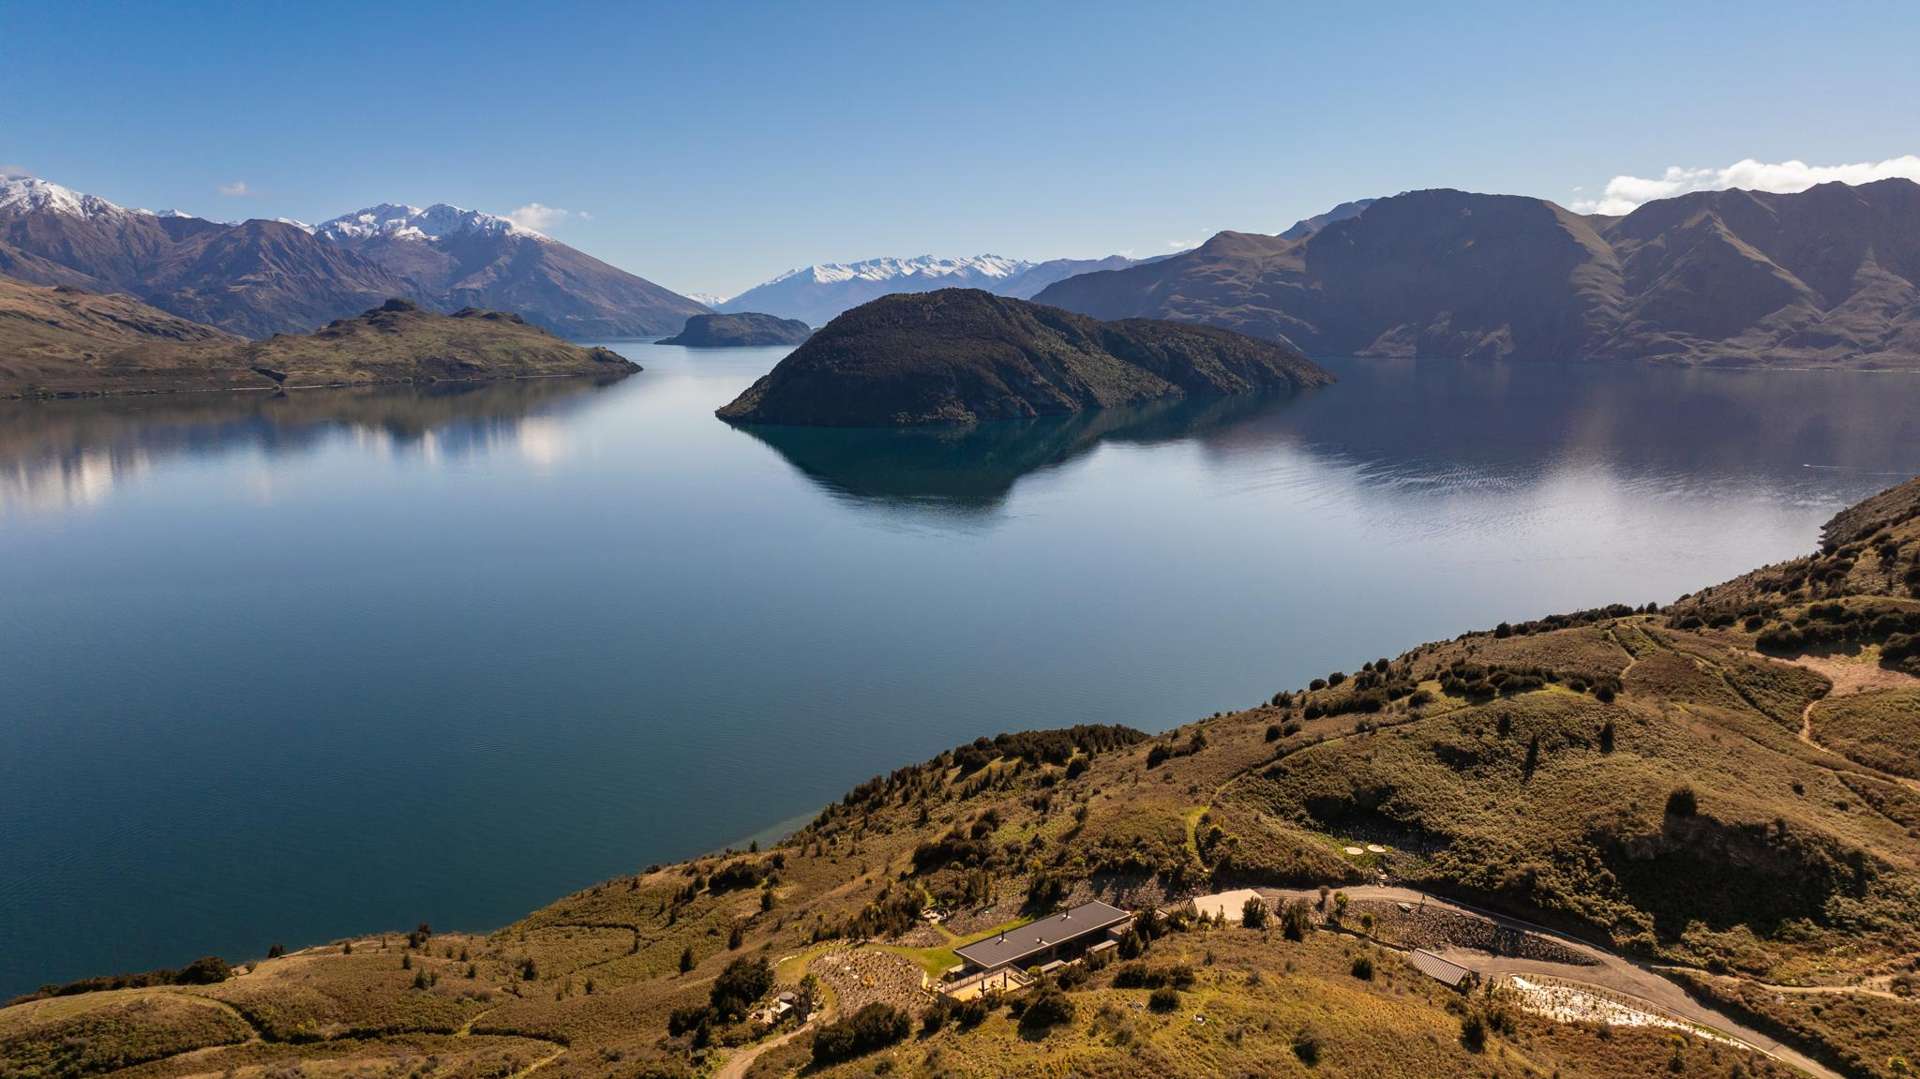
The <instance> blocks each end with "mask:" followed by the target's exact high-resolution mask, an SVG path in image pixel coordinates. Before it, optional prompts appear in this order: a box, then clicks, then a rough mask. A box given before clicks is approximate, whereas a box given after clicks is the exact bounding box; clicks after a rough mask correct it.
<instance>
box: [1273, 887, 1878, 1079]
mask: <svg viewBox="0 0 1920 1079" xmlns="http://www.w3.org/2000/svg"><path fill="white" fill-rule="evenodd" d="M1342 891H1344V892H1346V894H1347V895H1348V897H1349V898H1352V899H1371V900H1380V901H1385V902H1389V903H1411V904H1414V905H1416V906H1418V905H1422V904H1424V905H1425V906H1428V907H1437V908H1439V909H1441V910H1445V911H1450V912H1452V913H1454V914H1459V915H1464V916H1466V917H1471V918H1482V919H1485V920H1488V921H1491V922H1493V923H1494V924H1496V925H1500V926H1503V927H1505V928H1509V929H1517V930H1524V931H1526V932H1529V933H1533V934H1535V935H1537V936H1542V937H1547V938H1550V939H1551V940H1553V941H1554V942H1555V943H1557V944H1559V945H1561V946H1563V947H1565V948H1567V949H1568V950H1570V951H1574V952H1577V953H1579V954H1581V955H1583V956H1586V957H1587V958H1589V959H1591V960H1592V961H1593V965H1591V966H1588V965H1583V964H1577V963H1555V962H1549V961H1547V960H1541V959H1522V958H1519V957H1517V956H1504V955H1492V954H1489V953H1487V952H1483V951H1478V950H1476V949H1470V948H1452V947H1449V948H1437V949H1433V950H1434V952H1435V954H1437V955H1440V956H1442V957H1444V958H1446V959H1449V960H1452V961H1453V962H1455V963H1458V964H1460V965H1461V966H1463V967H1466V968H1467V969H1468V970H1471V971H1473V972H1474V973H1475V974H1478V975H1479V976H1480V977H1481V978H1483V979H1487V980H1493V979H1496V978H1500V977H1503V976H1507V975H1513V974H1539V975H1545V976H1548V977H1552V978H1556V979H1558V980H1560V981H1562V982H1565V983H1568V984H1573V985H1581V986H1589V987H1592V988H1595V989H1600V990H1605V991H1606V992H1608V993H1613V994H1618V995H1622V996H1627V997H1631V998H1633V999H1635V1000H1638V1001H1641V1002H1643V1003H1644V1004H1645V1005H1647V1007H1648V1010H1650V1011H1654V1012H1656V1013H1663V1014H1666V1015H1668V1016H1670V1017H1672V1018H1676V1019H1681V1020H1684V1021H1686V1022H1689V1023H1695V1024H1698V1025H1699V1026H1703V1027H1708V1028H1710V1029H1712V1030H1714V1031H1715V1032H1717V1033H1720V1034H1724V1035H1726V1036H1728V1037H1731V1038H1733V1039H1734V1040H1736V1041H1740V1042H1743V1043H1745V1044H1747V1045H1749V1046H1752V1047H1753V1048H1754V1049H1757V1050H1759V1051H1760V1052H1762V1053H1764V1054H1766V1055H1767V1056H1769V1057H1772V1058H1773V1059H1775V1060H1777V1061H1779V1062H1781V1063H1782V1064H1787V1065H1790V1066H1792V1067H1794V1068H1798V1069H1799V1070H1801V1071H1803V1072H1806V1073H1807V1074H1809V1075H1814V1076H1818V1077H1819V1079H1844V1077H1843V1076H1841V1075H1840V1073H1838V1072H1836V1071H1834V1070H1833V1069H1832V1068H1829V1067H1827V1066H1826V1065H1824V1064H1821V1063H1820V1062H1819V1061H1817V1060H1814V1059H1812V1058H1811V1057H1808V1056H1806V1055H1805V1054H1803V1053H1801V1052H1799V1051H1798V1050H1796V1049H1794V1048H1793V1047H1792V1046H1789V1045H1785V1044H1782V1043H1781V1042H1779V1041H1777V1040H1776V1039H1774V1038H1771V1037H1769V1036H1767V1035H1766V1034H1763V1033H1761V1032H1760V1031H1758V1030H1755V1029H1753V1028H1752V1027H1749V1026H1746V1025H1745V1024H1743V1023H1740V1022H1738V1021H1736V1020H1735V1019H1733V1018H1732V1017H1731V1016H1728V1015H1726V1014H1725V1013H1723V1012H1721V1011H1719V1010H1717V1009H1715V1008H1711V1007H1708V1006H1707V1005H1705V1004H1702V1003H1701V1002H1699V1001H1697V1000H1695V999H1694V998H1693V997H1691V996H1689V995H1688V994H1687V991H1686V990H1684V989H1682V988H1681V987H1680V986H1679V985H1677V984H1675V983H1674V982H1672V981H1670V980H1668V979H1666V978H1664V977H1662V976H1661V975H1660V974H1659V973H1658V972H1657V970H1656V969H1655V968H1653V967H1651V966H1649V965H1645V964H1641V963H1638V962H1635V961H1634V960H1631V959H1628V958H1627V957H1625V956H1622V955H1619V954H1617V953H1615V952H1611V951H1608V950H1606V949H1604V948H1600V947H1596V946H1595V945H1592V944H1589V943H1587V942H1586V941H1583V940H1580V939H1579V938H1577V937H1571V936H1568V935H1567V934H1565V933H1561V932H1559V931H1557V930H1553V929H1549V928H1547V927H1546V926H1543V925H1538V924H1535V923H1533V922H1529V921H1525V920H1523V919H1519V918H1513V917H1509V916H1507V915H1503V914H1497V913H1495V912H1493V911H1489V910H1482V909H1481V908H1479V907H1474V906H1470V905H1468V904H1465V903H1461V902H1457V901H1455V900H1450V899H1442V898H1440V897H1439V896H1435V895H1430V894H1428V893H1426V892H1420V891H1416V890H1414V889H1412V888H1396V887H1393V886H1390V885H1361V886H1357V887H1351V888H1345V889H1342ZM1260 893H1261V894H1262V895H1264V896H1266V897H1268V898H1269V899H1279V900H1292V899H1305V900H1307V901H1308V902H1314V901H1316V900H1318V899H1319V892H1318V890H1313V891H1308V890H1303V889H1285V888H1262V889H1260ZM1379 943H1381V944H1382V945H1383V946H1386V947H1396V946H1394V945H1390V944H1386V942H1384V941H1381V942H1379ZM1399 950H1403V951H1404V950H1406V949H1399Z"/></svg>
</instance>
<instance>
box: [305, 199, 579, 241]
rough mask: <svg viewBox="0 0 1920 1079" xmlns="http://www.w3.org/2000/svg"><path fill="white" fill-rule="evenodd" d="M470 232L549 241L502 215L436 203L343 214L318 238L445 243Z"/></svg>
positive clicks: (393, 205)
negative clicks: (385, 237)
mask: <svg viewBox="0 0 1920 1079" xmlns="http://www.w3.org/2000/svg"><path fill="white" fill-rule="evenodd" d="M469 232H478V233H482V234H485V235H494V236H497V235H512V236H526V237H530V238H533V239H537V240H547V239H548V237H547V235H546V234H545V233H542V232H535V231H534V230H532V229H530V228H527V227H526V226H524V225H517V224H515V223H513V222H512V221H510V220H508V219H507V218H504V217H501V216H499V215H498V214H489V213H482V212H481V211H479V210H467V209H462V208H461V207H458V206H450V205H448V204H446V203H444V202H436V203H434V204H433V205H432V206H429V207H427V208H426V209H424V210H422V209H421V208H420V207H418V206H405V205H401V204H399V203H392V202H383V203H381V204H380V205H378V206H369V207H367V208H366V209H364V210H356V211H354V212H353V213H350V214H342V215H341V216H339V217H336V218H334V219H333V220H331V221H325V222H322V223H321V224H320V225H318V226H317V227H315V229H314V234H315V235H317V236H319V237H321V238H322V239H327V240H335V241H343V240H366V239H371V238H373V237H375V236H391V237H393V238H395V239H401V240H444V239H448V238H450V237H453V236H458V235H461V234H463V233H469Z"/></svg>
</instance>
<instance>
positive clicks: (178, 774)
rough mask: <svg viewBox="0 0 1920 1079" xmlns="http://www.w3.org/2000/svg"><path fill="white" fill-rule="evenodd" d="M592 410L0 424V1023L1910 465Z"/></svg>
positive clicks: (1336, 422)
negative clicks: (736, 419)
mask: <svg viewBox="0 0 1920 1079" xmlns="http://www.w3.org/2000/svg"><path fill="white" fill-rule="evenodd" d="M615 347H618V348H620V349H621V350H622V351H624V352H626V353H627V354H629V355H631V356H634V357H635V358H637V359H639V360H640V361H641V362H642V363H644V364H646V365H647V367H648V370H647V371H646V372H644V373H642V374H639V375H636V376H634V377H632V378H629V379H627V380H625V381H623V382H620V383H617V384H614V385H611V386H602V387H595V386H592V385H587V384H582V383H557V382H549V383H528V384H519V385H506V386H497V387H492V388H485V389H479V390H473V391H469V392H460V393H415V392H410V391H382V392H375V393H358V392H343V393H327V394H308V395H296V396H295V397H293V398H291V399H282V400H270V399H264V398H256V397H245V398H238V399H235V398H221V397H213V396H204V397H189V398H177V399H149V400H144V401H122V402H92V403H82V402H62V403H54V404H48V405H40V406H28V405H15V406H13V407H8V408H3V409H0V685H3V686H4V697H0V993H7V992H14V991H19V990H23V989H26V988H29V987H31V986H33V985H36V984H39V983H41V982H45V981H51V980H63V979H68V978H73V977H78V976H82V975H86V974H96V973H103V972H110V971H119V970H133V969H143V968H148V967H153V966H159V965H170V964H177V963H180V962H184V961H186V960H189V959H191V958H193V957H195V956H197V955H201V954H204V953H208V952H216V953H222V954H225V955H227V956H229V957H230V958H234V959H241V958H245V957H250V956H257V955H260V954H263V953H264V951H265V949H266V948H267V946H268V945H269V944H271V943H274V942H276V941H279V942H284V943H286V944H287V945H289V946H297V945H302V944H307V943H311V942H315V941H320V940H325V939H329V938H331V937H334V936H336V935H340V934H344V933H346V932H349V931H357V930H366V929H377V928H381V927H392V928H404V927H408V926H411V925H413V924H414V923H415V922H418V921H421V920H423V919H424V920H427V921H431V922H432V923H433V924H434V925H436V926H441V927H447V928H490V927H493V926H496V925H499V924H502V923H504V922H506V921H508V920H511V919H513V918H515V917H517V916H518V915H520V914H522V913H524V912H526V911H528V910H530V909H532V908H534V907H536V906H539V905H540V904H542V903H544V902H546V901H548V900H550V899H552V898H553V897H555V896H557V895H559V894H561V893H563V892H566V891H568V890H570V889H573V888H576V887H579V886H582V885H585V884H588V883H591V882H593V881H596V880H600V879H604V878H606V877H609V876H612V875H615V874H618V873H622V872H626V871H631V870H633V869H635V868H636V867H639V866H643V865H645V864H647V863H649V862H654V861H665V860H669V859H674V858H678V857H681V856H685V855H690V854H693V853H696V852H699V851H702V850H706V849H712V848H715V847H718V846H721V845H724V844H729V843H742V842H744V841H745V839H746V838H748V837H749V836H752V835H755V834H761V833H764V832H766V831H768V830H770V829H771V828H773V827H774V826H776V825H777V824H778V822H782V821H789V822H790V821H793V820H794V819H795V818H796V817H804V816H805V815H807V814H809V813H810V812H811V811H812V810H813V809H815V808H816V807H818V806H819V805H820V804H822V803H823V802H825V801H828V800H830V799H832V798H834V797H837V796H838V794H839V793H840V792H841V791H843V790H844V789H845V788H847V787H848V786H850V785H852V784H853V783H855V782H857V781H859V780H861V779H863V778H865V777H867V776H869V775H871V774H873V773H875V772H879V771H883V770H887V769H891V768H893V767H895V766H898V765H900V764H903V763H907V762H910V761H915V760H919V759H923V758H925V757H927V756H930V755H932V754H934V753H936V752H938V751H940V750H941V749H944V748H946V747H948V746H951V745H954V744H956V743H959V742H962V741H965V740H968V739H971V738H973V737H975V736H977V735H982V734H993V733H995V732H998V731H1002V730H1008V729H1016V728H1026V727H1040V726H1055V725H1063V724H1071V723H1077V722H1093V721H1103V722H1120V723H1130V724H1133V725H1136V726H1139V727H1143V728H1147V729H1151V730H1158V729H1164V728H1166V727H1168V726H1171V725H1173V724H1175V723H1177V722H1179V721H1182V720H1184V719H1189V718H1192V717H1195V716H1199V715H1204V714H1207V713H1210V712H1212V711H1214V710H1216V709H1224V708H1231V707H1236V706H1244V705H1247V704H1250V703H1253V702H1254V701H1256V700H1259V699H1262V698H1264V697H1266V696H1268V695H1269V694H1271V693H1273V692H1274V691H1276V690H1279V689H1283V688H1290V687H1294V686H1298V685H1301V684H1303V683H1304V682H1305V681H1306V680H1307V679H1309V678H1311V677H1312V676H1314V675H1317V674H1322V673H1325V672H1327V671H1330V670H1334V669H1345V670H1352V669H1354V668H1355V667H1357V666H1359V664H1360V663H1361V662H1362V661H1364V660H1367V659H1370V658H1372V657H1375V656H1379V655H1383V654H1394V653H1397V652H1399V651H1400V650H1402V649H1404V648H1406V647H1408V646H1411V645H1413V644H1416V643H1419V642H1421V641H1425V640H1429V639H1432V638H1435V637H1442V636H1451V635H1453V634H1455V633H1457V632H1459V631H1461V630H1463V629H1466V628H1470V627H1484V626H1488V625H1492V624H1493V623H1495V622H1498V621H1500V620H1502V619H1508V620H1518V619H1523V618H1527V617H1531V616H1537V615H1542V614H1547V613H1551V612H1555V611H1563V610H1570V609H1574V608H1580V607H1587V606H1593V605H1596V604H1601V603H1607V602H1612V601H1621V602H1627V603H1636V604H1637V603H1644V602H1646V601H1648V600H1663V601H1664V600H1671V599H1672V598H1674V597H1675V596H1676V595H1678V594H1679V593H1681V592H1684V591H1686V590H1688V589H1691V588H1694V587H1698V586H1699V585H1701V584H1704V583H1707V582H1711V581H1715V580H1719V579H1723V578H1726V577H1728V576H1731V575H1734V574H1736V573H1739V572H1742V571H1744V570H1746V569H1748V568H1751V567H1753V566H1756V565H1759V564H1761V563H1764V562H1769V561H1774V560H1778V559H1782V558H1786V557H1790V556H1793V555H1796V554H1799V553H1801V552H1803V551H1805V550H1807V549H1809V548H1810V547H1811V545H1812V544H1813V543H1814V541H1815V537H1816V535H1817V531H1818V527H1819V525H1820V523H1821V522H1822V521H1823V520H1824V519H1825V518H1826V517H1827V516H1828V515H1829V514H1831V513H1832V512H1833V511H1834V510H1835V509H1837V508H1839V507H1840V506H1842V505H1844V504H1846V503H1848V502H1850V501H1852V500H1854V499H1857V498H1859V497H1861V496H1863V495H1866V494H1868V493H1870V492H1872V491H1875V490H1878V489H1880V488H1883V487H1886V486H1888V485H1890V484H1892V483H1894V482H1896V481H1897V480H1899V479H1902V478H1904V477H1905V476H1908V475H1911V474H1913V473H1914V472H1916V471H1920V378H1914V377H1907V376H1897V375H1832V374H1826V375H1823V374H1817V373H1794V372H1777V373H1764V374H1762V373H1735V372H1724V373H1723V372H1690V371H1673V370H1659V369H1651V368H1642V367H1625V368H1611V369H1609V368H1601V367H1564V366H1558V365H1540V366H1499V365H1485V364H1480V365H1461V364H1452V363H1435V362H1431V361H1429V362H1424V363H1417V364H1416V363H1392V362H1361V361H1354V362H1344V363H1338V364H1332V365H1330V366H1333V367H1335V369H1336V370H1337V371H1338V372H1339V373H1340V374H1341V375H1342V378H1343V381H1342V382H1341V383H1340V384H1339V385H1337V386H1335V387H1333V388H1331V389H1327V390H1324V391H1320V392H1316V393H1313V394H1310V395H1308V396H1305V397H1301V398H1298V399H1293V400H1267V401H1260V400H1254V401H1234V402H1225V403H1218V404H1214V405H1211V406H1202V407H1185V408H1175V409H1163V410H1157V411H1149V412H1145V413H1126V414H1106V415H1102V416H1097V417H1091V418H1086V419H1083V420H1080V421H1074V422H1064V423H1061V422H1056V423H1040V424H1033V425H1026V426H1015V427H1003V428H994V429H988V430H982V431H977V432H973V433H970V434H965V435H956V434H953V433H950V432H949V433H929V432H848V431H837V432H836V431H785V432H768V433H758V434H756V433H749V432H747V431H743V430H734V429H731V428H729V427H727V426H725V425H723V424H721V423H720V422H719V421H717V420H715V419H713V417H712V415H711V412H712V409H713V408H714V407H716V406H717V405H720V404H722V403H724V402H725V401H727V400H728V399H730V398H731V397H732V396H733V395H734V394H735V393H737V392H738V391H739V390H740V389H741V388H743V387H744V386H745V385H746V384H747V383H748V382H750V381H751V380H752V379H753V378H754V377H756V376H757V375H759V374H761V373H763V372H764V371H765V370H766V369H768V368H769V367H771V366H772V365H773V363H774V362H775V361H777V360H778V359H779V357H780V356H781V355H782V353H783V351H784V350H747V351H729V352H705V353H693V352H686V351H682V350H679V349H676V348H668V347H660V346H652V345H646V344H621V345H617V346H615Z"/></svg>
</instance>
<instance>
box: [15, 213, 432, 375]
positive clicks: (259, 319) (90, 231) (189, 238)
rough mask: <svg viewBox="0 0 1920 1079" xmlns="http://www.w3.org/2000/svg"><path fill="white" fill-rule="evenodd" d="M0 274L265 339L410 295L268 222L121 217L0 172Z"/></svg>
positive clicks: (344, 255) (341, 254) (369, 268)
mask: <svg viewBox="0 0 1920 1079" xmlns="http://www.w3.org/2000/svg"><path fill="white" fill-rule="evenodd" d="M0 274H5V275H6V276H8V277H14V278H18V279H20V280H22V281H28V282H31V283H33V284H39V285H71V286H73V287H75V288H82V289H86V290H88V291H91V292H124V293H127V294H129V295H132V296H135V297H137V298H139V299H141V300H143V301H145V302H146V303H149V304H151V305H153V306H155V307H158V308H160V309H161V310H163V311H166V312H168V313H169V314H174V315H178V316H180V317H182V318H189V319H193V320H195V321H198V322H204V323H207V324H210V325H213V326H218V327H220V328H221V329H223V330H227V331H229V332H232V333H238V334H245V335H247V336H250V337H265V336H268V335H269V334H273V333H277V332H281V331H299V330H310V329H313V328H314V327H316V326H320V325H324V324H325V323H326V322H328V321H330V320H332V319H335V318H338V317H340V316H342V315H348V314H353V313H356V312H359V311H364V310H366V309H367V308H369V307H373V306H375V305H377V304H379V303H381V302H382V301H384V300H386V299H387V298H389V297H392V296H405V295H408V286H407V284H406V283H405V282H404V281H401V280H400V279H399V278H397V277H395V276H394V275H393V274H391V273H388V272H387V271H385V270H383V269H381V268H380V267H379V266H376V265H374V264H372V263H370V262H367V261H366V260H364V259H361V258H358V257H357V256H355V255H353V254H352V253H351V252H348V251H344V250H341V249H339V248H337V247H335V246H333V245H331V244H323V243H321V242H319V241H317V240H315V239H314V238H313V237H312V236H309V235H308V234H307V233H305V232H303V231H301V230H300V229H297V228H293V227H291V226H288V225H282V224H278V223H275V222H272V221H246V222H242V223H240V224H237V225H234V224H222V223H220V222H217V221H208V220H205V219H203V218H198V217H193V216H191V215H188V214H183V213H179V212H177V211H167V212H164V213H159V214H155V213H150V212H148V211H145V210H129V209H126V208H125V207H122V206H119V205H117V204H115V203H112V202H109V201H107V200H106V199H103V198H100V197H99V196H97V195H86V194H81V193H80V192H77V191H74V190H72V189H70V188H66V187H62V186H61V185H59V184H56V183H52V182H50V181H47V180H41V179H37V178H34V177H25V176H8V177H0Z"/></svg>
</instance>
